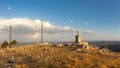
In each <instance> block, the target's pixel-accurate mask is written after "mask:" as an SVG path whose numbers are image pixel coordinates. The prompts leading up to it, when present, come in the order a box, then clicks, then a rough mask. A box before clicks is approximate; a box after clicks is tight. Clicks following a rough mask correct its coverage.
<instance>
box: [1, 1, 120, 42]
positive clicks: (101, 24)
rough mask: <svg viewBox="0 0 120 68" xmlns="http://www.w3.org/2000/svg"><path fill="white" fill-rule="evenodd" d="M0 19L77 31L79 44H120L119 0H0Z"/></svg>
mask: <svg viewBox="0 0 120 68" xmlns="http://www.w3.org/2000/svg"><path fill="white" fill-rule="evenodd" d="M6 7H7V9H6ZM8 8H10V10H9V9H8ZM0 17H4V18H8V19H10V18H29V19H40V20H43V21H49V22H50V23H51V24H52V25H55V26H69V27H71V28H77V29H80V30H81V35H82V36H83V37H84V38H85V39H83V40H120V31H119V29H120V27H119V26H120V0H0ZM85 32H88V33H85ZM89 33H90V34H96V33H97V34H99V35H98V36H99V37H97V36H93V35H92V36H91V35H87V34H89ZM85 34H86V35H85ZM90 38H91V39H90Z"/></svg>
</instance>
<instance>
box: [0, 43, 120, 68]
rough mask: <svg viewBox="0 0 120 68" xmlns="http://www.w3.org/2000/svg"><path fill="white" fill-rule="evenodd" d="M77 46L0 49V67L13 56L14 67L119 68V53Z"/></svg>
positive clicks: (35, 46)
mask: <svg viewBox="0 0 120 68" xmlns="http://www.w3.org/2000/svg"><path fill="white" fill-rule="evenodd" d="M78 48H79V47H77V46H60V47H59V46H58V47H57V46H49V45H39V44H35V45H26V46H19V47H15V48H9V49H0V68H5V62H7V61H8V60H10V59H11V57H13V56H14V59H15V64H14V67H15V68H120V54H119V53H114V52H109V53H103V54H101V53H98V52H96V50H91V51H76V49H78Z"/></svg>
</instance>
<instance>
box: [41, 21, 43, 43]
mask: <svg viewBox="0 0 120 68" xmlns="http://www.w3.org/2000/svg"><path fill="white" fill-rule="evenodd" d="M41 43H43V22H41Z"/></svg>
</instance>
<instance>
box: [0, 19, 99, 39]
mask: <svg viewBox="0 0 120 68" xmlns="http://www.w3.org/2000/svg"><path fill="white" fill-rule="evenodd" d="M41 22H43V25H44V38H45V40H46V41H74V40H75V39H74V38H75V35H76V31H77V30H78V29H77V28H72V27H69V26H56V25H53V24H51V23H50V22H48V21H41V20H39V19H29V18H10V19H6V18H3V17H0V36H1V37H0V38H1V39H0V41H1V40H2V41H3V40H8V39H9V38H8V37H9V26H10V25H12V39H17V40H19V41H38V40H40V32H41ZM81 33H83V35H82V37H84V38H85V35H88V36H99V35H100V34H99V33H97V32H93V31H90V30H88V31H83V30H82V31H81Z"/></svg>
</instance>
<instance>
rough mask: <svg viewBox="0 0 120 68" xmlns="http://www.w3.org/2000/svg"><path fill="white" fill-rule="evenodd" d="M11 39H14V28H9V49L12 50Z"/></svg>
mask: <svg viewBox="0 0 120 68" xmlns="http://www.w3.org/2000/svg"><path fill="white" fill-rule="evenodd" d="M11 39H12V26H11V25H10V27H9V48H11V44H10V43H11Z"/></svg>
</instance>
